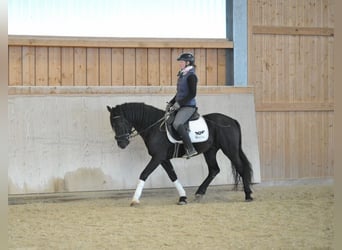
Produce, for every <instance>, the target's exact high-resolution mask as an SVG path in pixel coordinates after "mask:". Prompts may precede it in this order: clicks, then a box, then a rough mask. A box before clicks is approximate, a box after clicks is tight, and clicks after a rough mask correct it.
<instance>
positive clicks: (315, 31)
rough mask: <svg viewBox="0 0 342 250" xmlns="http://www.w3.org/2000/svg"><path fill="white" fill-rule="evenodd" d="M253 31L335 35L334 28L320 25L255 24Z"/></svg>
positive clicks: (255, 32) (265, 33) (271, 33)
mask: <svg viewBox="0 0 342 250" xmlns="http://www.w3.org/2000/svg"><path fill="white" fill-rule="evenodd" d="M252 33H253V34H263V35H301V36H334V29H333V28H320V27H287V26H259V25H255V26H253V27H252Z"/></svg>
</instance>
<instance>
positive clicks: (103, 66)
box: [99, 48, 112, 86]
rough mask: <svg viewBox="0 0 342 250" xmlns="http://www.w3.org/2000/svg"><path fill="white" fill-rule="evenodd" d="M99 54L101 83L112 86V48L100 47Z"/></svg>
mask: <svg viewBox="0 0 342 250" xmlns="http://www.w3.org/2000/svg"><path fill="white" fill-rule="evenodd" d="M99 54H100V58H99V63H100V65H99V68H100V75H99V85H101V86H110V85H112V50H111V49H109V48H100V49H99Z"/></svg>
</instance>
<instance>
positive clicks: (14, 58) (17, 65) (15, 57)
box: [8, 46, 23, 85]
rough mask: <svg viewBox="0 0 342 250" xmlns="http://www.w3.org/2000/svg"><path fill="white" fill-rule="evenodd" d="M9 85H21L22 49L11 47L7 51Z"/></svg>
mask: <svg viewBox="0 0 342 250" xmlns="http://www.w3.org/2000/svg"><path fill="white" fill-rule="evenodd" d="M8 68H9V74H8V77H9V85H23V80H22V73H23V72H22V47H21V46H13V47H10V48H9V50H8Z"/></svg>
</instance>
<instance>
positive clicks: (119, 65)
mask: <svg viewBox="0 0 342 250" xmlns="http://www.w3.org/2000/svg"><path fill="white" fill-rule="evenodd" d="M123 54H124V53H123V49H122V48H113V49H112V85H119V86H120V85H123V82H124V80H123V79H124V73H123V65H124V63H123V61H124V57H123Z"/></svg>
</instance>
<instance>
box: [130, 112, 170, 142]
mask: <svg viewBox="0 0 342 250" xmlns="http://www.w3.org/2000/svg"><path fill="white" fill-rule="evenodd" d="M163 120H164V121H165V117H162V118H160V119H159V120H158V121H156V122H154V123H152V124H151V125H150V126H148V127H147V128H144V129H143V130H141V131H140V132H138V131H137V130H136V129H135V128H134V129H132V131H131V132H130V133H129V138H134V137H136V136H138V135H141V134H142V133H144V132H145V131H146V130H148V129H150V128H152V127H154V126H155V125H157V124H158V123H159V122H161V121H163ZM135 132H136V133H135ZM133 133H135V134H133Z"/></svg>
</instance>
